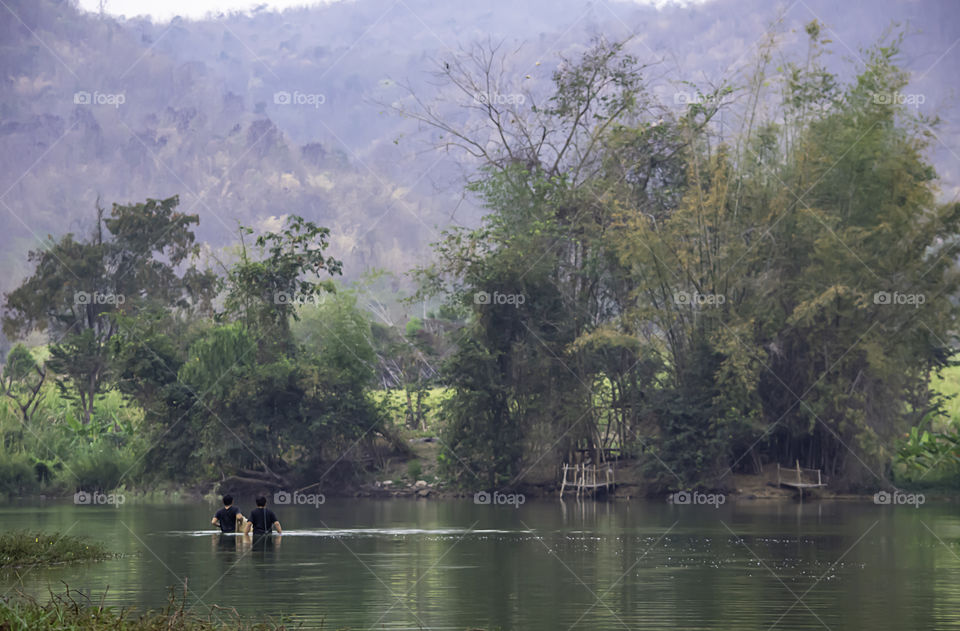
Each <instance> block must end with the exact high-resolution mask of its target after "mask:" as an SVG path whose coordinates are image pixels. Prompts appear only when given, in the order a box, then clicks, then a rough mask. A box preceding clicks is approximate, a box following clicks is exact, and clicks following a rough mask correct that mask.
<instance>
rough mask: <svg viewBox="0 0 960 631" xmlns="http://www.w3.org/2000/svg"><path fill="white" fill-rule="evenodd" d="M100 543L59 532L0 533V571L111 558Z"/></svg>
mask: <svg viewBox="0 0 960 631" xmlns="http://www.w3.org/2000/svg"><path fill="white" fill-rule="evenodd" d="M112 556H113V554H111V553H110V552H109V551H108V550H107V549H106V548H105V547H104V546H103V545H102V544H99V543H96V542H93V541H90V540H88V539H86V538H83V537H73V536H70V535H66V534H60V533H57V532H55V533H43V532H25V531H14V532H5V533H0V568H11V567H15V568H22V567H27V566H32V565H55V564H59V563H70V562H76V561H101V560H104V559H108V558H111V557H112Z"/></svg>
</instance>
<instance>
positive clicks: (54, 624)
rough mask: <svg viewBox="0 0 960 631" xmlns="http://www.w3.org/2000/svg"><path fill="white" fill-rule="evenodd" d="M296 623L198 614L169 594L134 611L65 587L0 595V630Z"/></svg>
mask: <svg viewBox="0 0 960 631" xmlns="http://www.w3.org/2000/svg"><path fill="white" fill-rule="evenodd" d="M295 628H297V627H296V626H289V625H284V624H282V623H274V622H251V621H248V620H244V619H242V618H241V617H240V616H239V615H237V613H236V612H235V611H233V610H231V609H223V608H219V607H213V608H212V609H211V611H210V613H209V614H208V615H206V616H203V615H201V614H198V613H194V612H191V611H189V610H188V609H187V608H186V607H185V604H184V601H183V600H178V599H175V598H173V597H171V599H170V604H169V605H168V606H167V607H166V608H165V609H163V610H156V611H153V610H151V611H145V612H137V611H136V610H135V609H132V608H125V609H119V608H116V607H107V606H104V605H103V604H102V603H99V604H98V603H97V602H94V601H92V600H90V599H89V597H88V596H85V595H83V594H80V593H78V592H76V591H70V590H69V589H68V590H67V591H66V592H64V593H63V594H51V597H50V599H49V601H48V602H47V603H40V602H39V601H37V600H36V599H34V598H31V597H29V596H24V595H16V596H5V597H3V598H0V629H4V631H108V630H110V631H113V630H116V629H119V630H120V631H135V630H136V631H140V630H146V631H151V630H155V631H161V630H163V631H221V630H223V631H225V630H227V629H236V630H238V631H283V630H284V629H295Z"/></svg>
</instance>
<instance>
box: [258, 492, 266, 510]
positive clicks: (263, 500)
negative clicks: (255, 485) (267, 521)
mask: <svg viewBox="0 0 960 631" xmlns="http://www.w3.org/2000/svg"><path fill="white" fill-rule="evenodd" d="M266 505H267V498H265V497H264V496H262V495H261V496H260V497H258V498H257V506H258V507H259V508H263V507H264V506H266Z"/></svg>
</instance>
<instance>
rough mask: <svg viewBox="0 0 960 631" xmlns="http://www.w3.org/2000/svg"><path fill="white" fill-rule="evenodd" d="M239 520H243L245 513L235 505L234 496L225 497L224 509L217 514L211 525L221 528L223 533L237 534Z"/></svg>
mask: <svg viewBox="0 0 960 631" xmlns="http://www.w3.org/2000/svg"><path fill="white" fill-rule="evenodd" d="M238 518H239V519H243V513H241V512H240V509H239V508H237V507H236V506H234V505H233V497H232V496H230V495H224V496H223V508H221V509H220V510H218V511H217V514H216V515H214V516H213V519H211V520H210V523H211V524H213V525H214V526H220V531H221V532H236V531H237V519H238Z"/></svg>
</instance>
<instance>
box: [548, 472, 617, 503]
mask: <svg viewBox="0 0 960 631" xmlns="http://www.w3.org/2000/svg"><path fill="white" fill-rule="evenodd" d="M568 475H570V476H572V479H571V480H570V481H568V480H567V476H568ZM568 485H569V486H572V487H573V488H574V489H576V493H577V497H580V495H582V494H583V493H593V494H595V493H596V492H597V491H598V490H600V489H603V490H604V491H607V490H609V489H612V488H614V487H615V486H616V475H615V474H614V470H613V467H611V466H608V465H604V466H603V467H602V469H601V468H599V467H597V465H593V464H574V465H569V464H564V465H563V482H561V484H560V497H561V498H563V493H564V491H565V490H566V488H567V486H568Z"/></svg>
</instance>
